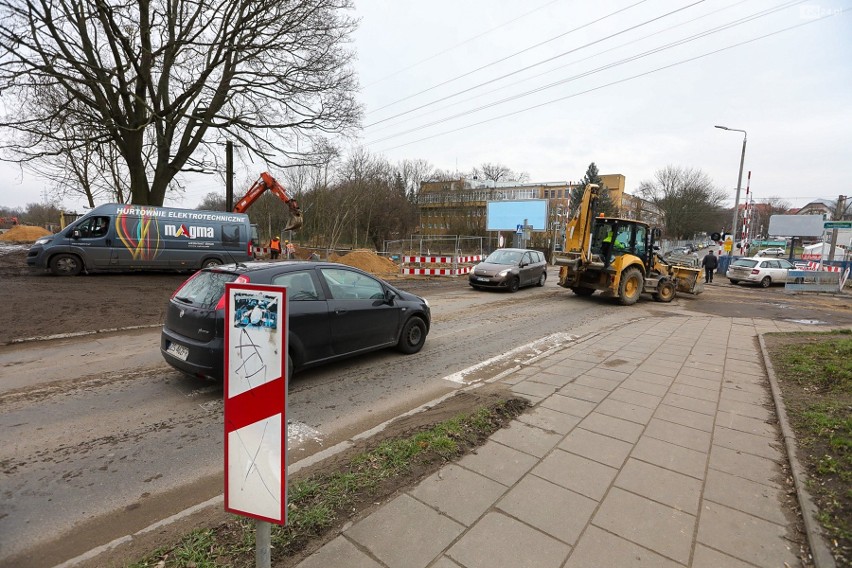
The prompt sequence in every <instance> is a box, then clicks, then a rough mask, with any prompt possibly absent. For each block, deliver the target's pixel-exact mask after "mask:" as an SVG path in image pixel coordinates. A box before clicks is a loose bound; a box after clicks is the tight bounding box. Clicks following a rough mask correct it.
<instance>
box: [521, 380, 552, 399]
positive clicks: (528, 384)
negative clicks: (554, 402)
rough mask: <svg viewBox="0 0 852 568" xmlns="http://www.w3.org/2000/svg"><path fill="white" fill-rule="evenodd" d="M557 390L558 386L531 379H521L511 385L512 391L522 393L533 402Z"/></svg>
mask: <svg viewBox="0 0 852 568" xmlns="http://www.w3.org/2000/svg"><path fill="white" fill-rule="evenodd" d="M557 390H558V387H555V386H553V385H547V384H544V383H539V382H536V381H535V380H533V379H527V380H525V381H521V382H520V383H517V384H514V385H512V392H513V393H515V394H519V395H523V396H525V397H527V398H529V399H530V400H532V401H534V403H537V402H540V401H542V400H544V399H545V398H547V397H548V396H550V395H552V394H553V393H555V392H556V391H557Z"/></svg>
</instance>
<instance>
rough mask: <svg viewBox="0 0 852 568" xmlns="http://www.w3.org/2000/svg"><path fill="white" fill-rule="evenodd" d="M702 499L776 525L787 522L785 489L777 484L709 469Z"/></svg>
mask: <svg viewBox="0 0 852 568" xmlns="http://www.w3.org/2000/svg"><path fill="white" fill-rule="evenodd" d="M704 498H705V499H706V500H708V501H713V502H716V503H719V504H721V505H725V506H726V507H730V508H731V509H736V510H738V511H742V512H743V513H748V514H749V515H754V516H755V517H760V518H761V519H764V520H766V521H770V522H773V523H776V524H778V525H786V524H787V517H786V516H785V515H784V509H785V505H784V492H783V491H782V490H781V489H779V488H777V487H772V486H769V485H766V484H764V483H757V482H754V481H749V480H747V479H743V478H742V477H738V476H735V475H731V474H728V473H724V472H722V471H718V470H715V469H710V470H708V471H707V482H706V485H705V488H704Z"/></svg>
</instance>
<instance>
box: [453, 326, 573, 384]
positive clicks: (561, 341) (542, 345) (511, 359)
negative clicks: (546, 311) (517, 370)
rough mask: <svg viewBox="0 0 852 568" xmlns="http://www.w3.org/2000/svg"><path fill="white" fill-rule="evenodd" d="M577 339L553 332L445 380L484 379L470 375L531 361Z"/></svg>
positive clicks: (468, 381) (570, 335) (465, 380)
mask: <svg viewBox="0 0 852 568" xmlns="http://www.w3.org/2000/svg"><path fill="white" fill-rule="evenodd" d="M577 339H578V336H576V335H572V334H570V333H565V332H561V331H560V332H556V333H552V334H550V335H546V336H544V337H542V338H541V339H537V340H535V341H533V342H531V343H527V344H525V345H521V346H519V347H515V348H514V349H512V350H511V351H507V352H506V353H503V354H500V355H497V356H496V357H492V358H490V359H486V360H485V361H481V362H479V363H477V364H476V365H472V366H470V367H468V368H467V369H462V370H461V371H458V372H456V373H453V374H451V375H447V376H446V377H443V380H445V381H450V382H453V383H459V384H463V385H467V384H470V383H473V382H478V381H482V380H484V379H481V378H474V379H473V380H468V377H470V376H471V375H473V374H475V373H477V372H479V371H482V370H483V369H485V368H487V367H504V366H505V365H506V364H507V363H512V364H515V365H520V364H521V363H525V362H529V361H530V360H531V359H534V358H536V357H539V356H540V355H542V354H543V353H547V352H549V351H552V350H554V349H558V348H561V347H562V346H564V345H565V344H567V343H571V342H573V341H576V340H577ZM501 363H502V365H501Z"/></svg>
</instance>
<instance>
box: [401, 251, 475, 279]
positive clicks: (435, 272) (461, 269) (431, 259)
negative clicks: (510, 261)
mask: <svg viewBox="0 0 852 568" xmlns="http://www.w3.org/2000/svg"><path fill="white" fill-rule="evenodd" d="M481 260H482V255H479V254H477V255H473V256H403V257H402V265H401V266H400V268H399V270H400V274H402V275H403V276H461V275H463V274H468V273H470V271H471V270H473V266H457V267H456V268H413V267H409V266H405V265H406V264H411V263H419V264H455V265H458V264H465V263H473V262H479V261H481Z"/></svg>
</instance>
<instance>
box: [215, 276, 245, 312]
mask: <svg viewBox="0 0 852 568" xmlns="http://www.w3.org/2000/svg"><path fill="white" fill-rule="evenodd" d="M248 281H249V277H248V276H246V275H245V274H240V275H239V276H237V277H236V279H235V280H234V283H235V284H246V283H248ZM215 309H217V310H224V309H225V294H222V297H221V298H219V301H218V302H216V308H215Z"/></svg>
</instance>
